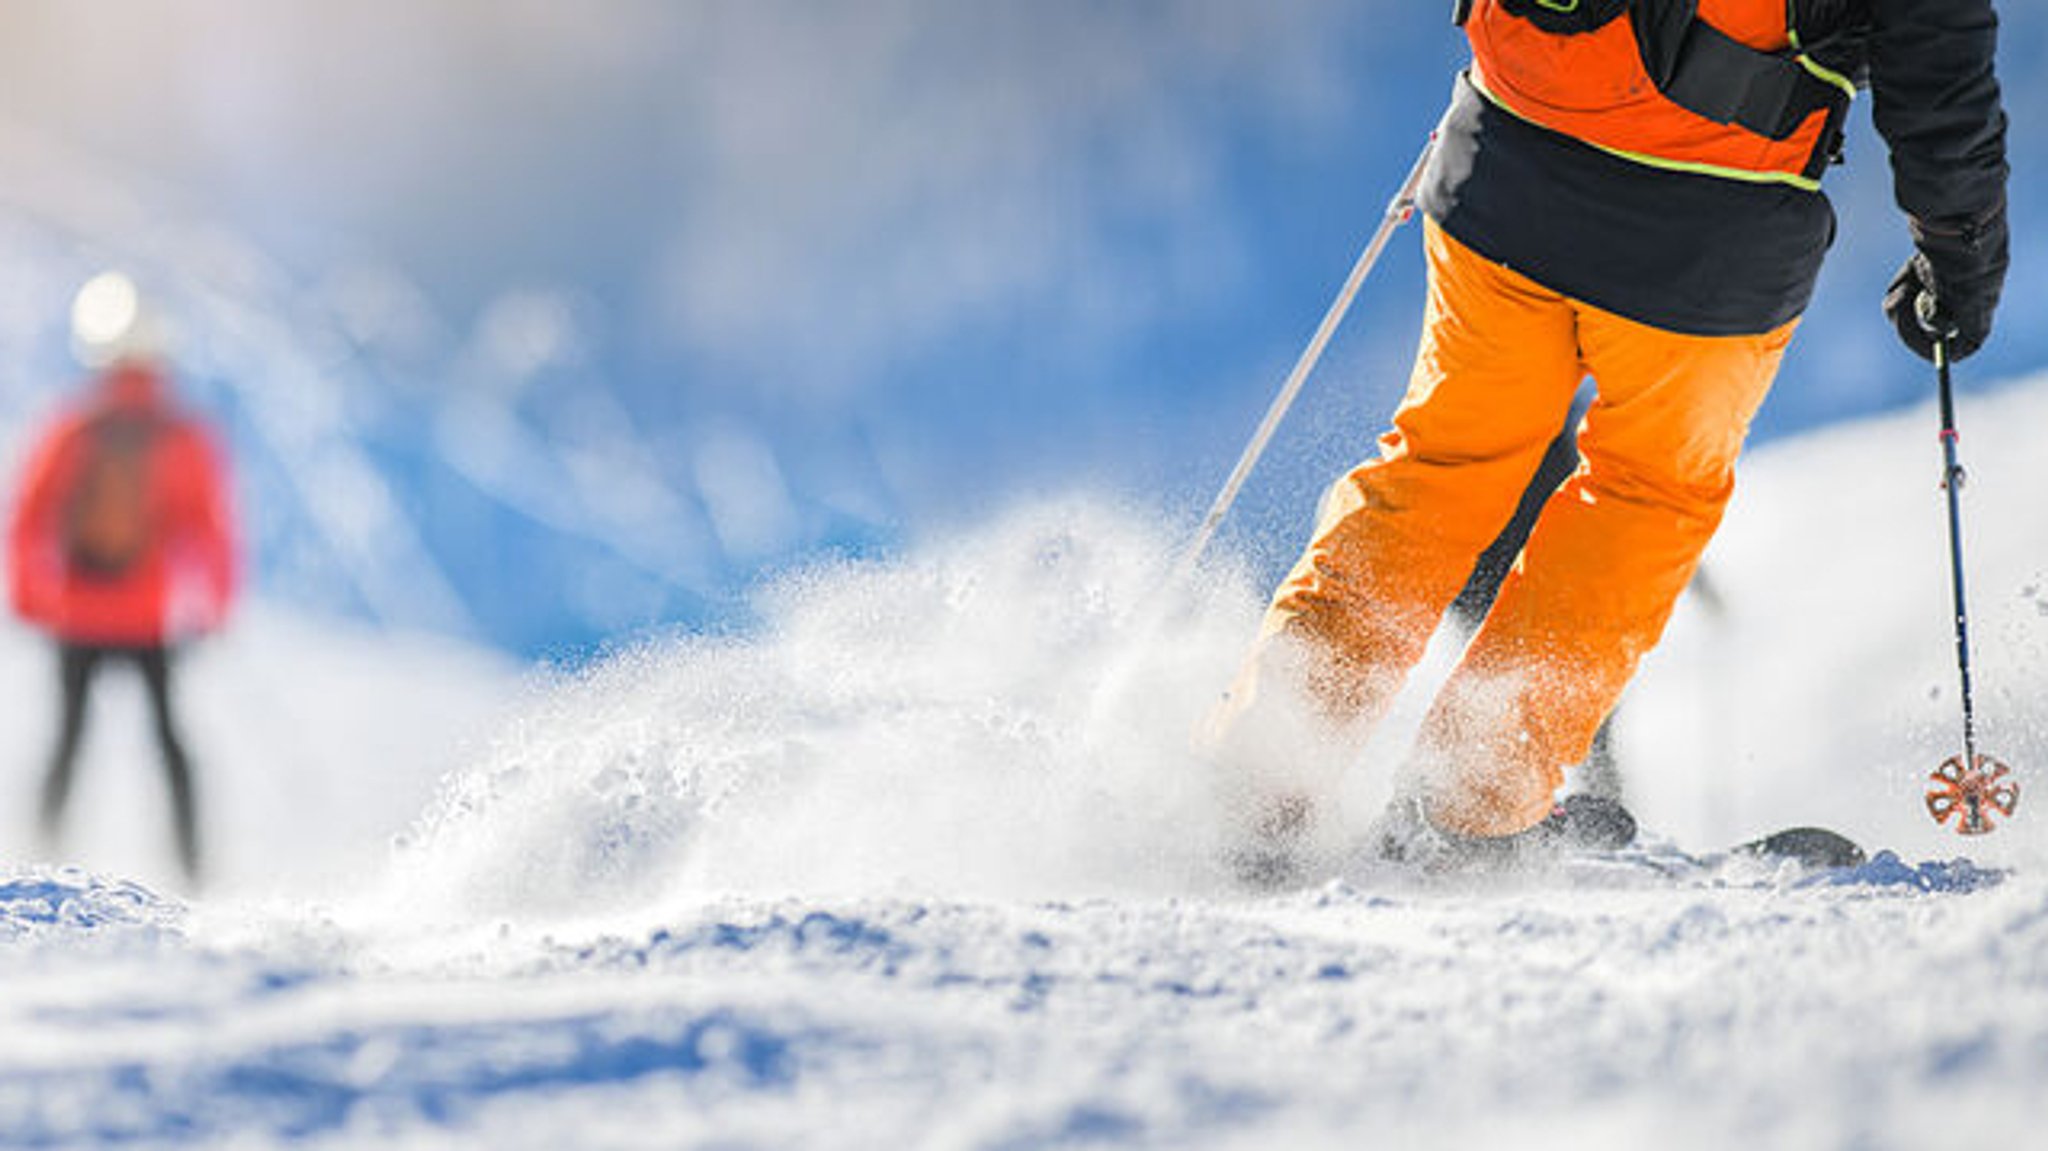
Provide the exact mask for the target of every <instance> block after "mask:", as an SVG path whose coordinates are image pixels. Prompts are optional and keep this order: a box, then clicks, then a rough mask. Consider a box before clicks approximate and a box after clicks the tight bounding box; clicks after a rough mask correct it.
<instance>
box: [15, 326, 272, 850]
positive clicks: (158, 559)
mask: <svg viewBox="0 0 2048 1151" xmlns="http://www.w3.org/2000/svg"><path fill="white" fill-rule="evenodd" d="M168 391H169V387H168V383H167V381H166V379H165V377H164V373H163V371H162V369H161V368H160V367H159V366H158V365H157V364H156V363H154V362H153V361H151V360H148V359H142V358H127V359H122V360H119V361H117V362H115V363H114V364H112V365H111V366H109V367H107V368H106V369H104V370H103V371H101V372H100V374H99V375H98V377H97V378H96V379H95V380H94V382H93V384H92V387H91V390H90V392H89V394H88V395H87V397H86V398H85V400H84V402H82V403H80V404H78V405H76V406H75V407H73V408H72V409H71V410H68V411H66V412H64V413H63V414H62V415H60V416H59V417H58V418H57V419H56V420H55V421H54V423H53V424H52V425H51V427H50V428H48V429H47V430H46V431H45V432H44V433H43V435H42V437H41V438H40V440H39V441H38V443H37V444H36V446H35V448H34V449H33V450H32V451H31V452H30V454H29V458H28V463H27V466H26V468H25V469H24V471H23V474H22V476H21V478H20V482H19V484H18V486H17V488H16V502H15V506H14V511H13V517H12V519H11V521H10V522H9V524H8V532H7V558H8V593H9V597H10V599H11V600H12V602H13V605H14V610H15V611H16V612H17V613H18V614H19V615H20V616H21V617H22V618H23V619H25V620H27V621H28V622H30V623H32V624H34V625H36V626H37V627H39V628H41V629H43V630H45V631H47V632H49V633H50V634H51V635H52V636H53V637H54V638H55V639H56V641H57V652H58V674H59V681H60V686H61V689H62V697H61V698H62V711H61V715H60V725H59V729H58V735H57V744H56V748H55V750H54V751H53V753H52V755H51V758H50V764H49V774H48V775H47V776H46V778H45V780H44V783H43V793H42V806H41V818H42V832H43V835H44V838H45V840H46V841H48V842H54V840H55V837H56V834H57V830H58V827H59V825H60V823H61V820H62V817H63V812H64V804H65V800H66V798H67V797H68V796H69V794H70V791H71V781H72V775H73V767H74V765H75V762H76V760H77V756H78V748H79V740H80V737H81V735H82V734H83V730H84V725H85V712H86V701H87V695H88V692H89V689H90V688H91V685H92V680H93V675H94V673H95V672H96V671H98V669H99V668H100V666H101V665H102V664H105V663H108V662H126V663H132V664H134V665H135V666H136V668H137V669H139V670H140V671H141V673H142V677H143V682H144V684H145V685H146V687H147V689H148V694H149V702H150V706H151V708H152V710H153V713H154V716H155V720H156V737H157V742H158V744H159V746H160V747H161V748H162V752H163V761H164V770H165V772H166V773H167V774H168V776H169V780H170V793H171V805H172V814H173V818H174V820H175V826H176V830H177V842H178V856H179V862H180V863H181V864H182V865H183V867H184V870H185V874H186V877H187V879H188V880H190V881H191V882H193V883H195V884H196V883H197V881H198V878H199V872H200V851H199V835H198V821H197V815H196V810H195V808H196V805H195V801H194V797H193V785H192V767H191V760H190V758H189V757H188V756H187V754H186V752H185V748H184V745H183V743H182V742H181V741H180V740H179V738H178V731H177V725H176V723H175V722H174V719H173V716H172V712H171V664H172V658H171V657H172V654H173V652H174V651H175V650H176V649H177V647H178V645H179V644H181V643H183V642H185V641H188V640H191V639H194V638H196V637H198V636H201V635H204V634H206V633H208V632H211V631H214V630H216V629H217V628H219V627H220V625H221V623H222V622H223V620H224V619H225V618H226V615H227V611H228V607H229V604H230V602H231V601H232V600H233V598H234V594H235V588H236V578H237V572H236V559H235V537H234V529H233V523H232V520H231V517H230V511H229V501H228V493H227V485H226V483H225V481H224V472H223V468H222V463H221V457H220V454H219V452H218V451H217V449H216V448H215V446H214V443H213V440H212V437H211V436H210V435H209V434H208V433H207V431H206V429H205V428H203V427H202V426H201V425H200V424H199V423H198V422H197V421H196V420H195V419H194V418H193V417H192V416H190V415H188V414H186V413H184V412H181V411H179V410H178V409H177V408H176V407H175V406H174V405H173V404H172V402H171V399H170V397H169V395H168Z"/></svg>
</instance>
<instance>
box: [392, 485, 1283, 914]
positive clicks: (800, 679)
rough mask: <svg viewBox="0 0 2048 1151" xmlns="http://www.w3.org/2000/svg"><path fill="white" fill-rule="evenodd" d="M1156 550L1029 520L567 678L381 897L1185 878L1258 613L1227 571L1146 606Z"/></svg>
mask: <svg viewBox="0 0 2048 1151" xmlns="http://www.w3.org/2000/svg"><path fill="white" fill-rule="evenodd" d="M1160 537H1161V533H1160V532H1159V531H1158V530H1157V529H1155V528H1153V527H1151V526H1149V525H1141V524H1140V523H1139V522H1138V521H1137V520H1135V519H1133V518H1129V517H1126V516H1125V515H1124V514H1122V513H1118V512H1113V511H1109V510H1106V509H1104V508H1102V507H1100V506H1092V505H1084V504H1079V503H1062V504H1055V505H1051V506H1046V507H1040V508H1037V509H1033V510H1030V511H1027V512H1023V513H1020V514H1018V515H1016V516H1014V517H1012V518H1010V519H1009V520H1007V521H1005V522H1001V523H998V524H995V525H994V526H991V527H988V528H986V529H984V530H982V531H979V532H977V533H973V534H969V535H967V536H964V537H962V538H956V539H951V540H947V541H944V542H943V543H942V544H938V545H934V546H932V547H930V548H928V549H926V550H925V551H923V552H920V553H918V554H915V555H912V556H910V557H907V558H904V559H902V560H898V561H893V562H886V563H874V564H862V565H851V566H845V567H839V568H832V569H825V570H818V571H813V572H810V573H808V574H805V575H801V576H798V577H794V578H791V579H789V580H787V581H786V582H784V583H783V584H782V585H780V586H779V587H777V588H775V589H774V590H773V591H772V592H771V593H770V594H769V596H768V597H767V599H768V602H767V604H766V614H767V615H768V617H769V622H768V623H767V625H766V626H765V627H764V628H763V630H762V631H761V633H760V634H759V635H757V636H754V637H749V638H731V639H704V638H689V639H679V640H676V641H673V642H669V643H658V644H651V645H647V646H644V647H641V648H638V649H635V650H632V651H629V652H625V653H622V654H620V655H619V656H617V657H616V658H614V659H612V660H610V661H608V662H606V663H604V664H602V665H601V666H598V667H596V668H594V669H591V670H589V671H586V672H583V673H580V674H577V675H574V676H570V677H567V678H566V679H564V680H563V681H562V682H560V683H559V684H558V685H556V686H554V687H553V688H552V689H549V690H545V691H543V692H542V693H541V696H540V698H539V699H538V701H537V703H536V706H534V707H533V708H532V709H531V710H530V711H529V713H528V714H526V715H525V717H524V718H523V719H521V720H520V721H519V722H517V723H516V724H515V725H514V726H513V727H512V728H511V729H510V730H509V731H508V732H506V733H505V735H504V736H503V738H502V739H501V740H500V741H499V742H498V744H497V746H496V748H495V749H494V750H493V751H492V752H491V753H490V754H488V755H486V756H485V757H483V759H482V760H481V761H480V762H478V763H476V764H475V765H474V766H473V767H471V768H470V769H469V770H468V771H466V772H464V773H461V774H460V775H459V776H458V777H456V778H455V780H454V781H453V782H452V785H451V786H450V787H449V788H448V790H447V791H446V792H445V794H444V795H443V796H442V798H441V800H440V801H439V802H438V803H437V804H436V806H435V808H434V809H433V810H432V811H431V812H430V813H428V815H427V816H426V817H425V818H424V819H423V820H422V821H421V823H420V825H419V827H418V828H417V829H416V831H415V833H414V834H413V835H412V836H411V837H410V839H409V841H408V843H407V844H406V845H405V846H404V847H403V848H402V849H401V851H400V852H399V854H398V857H397V859H396V861H395V867H394V873H393V882H394V884H395V887H394V889H393V894H394V895H396V896H397V897H398V899H399V902H400V903H402V904H403V905H404V906H405V907H406V908H407V909H408V912H407V913H408V914H409V915H410V914H426V915H430V916H431V915H435V914H446V915H450V916H454V917H458V918H459V917H463V916H467V915H483V916H492V915H502V916H538V917H542V918H547V917H557V916H573V915H577V914H581V913H602V912H607V911H617V910H622V909H625V908H630V907H641V906H649V905H658V904H659V903H660V902H661V901H662V900H663V899H664V898H665V897H682V896H688V895H704V894H717V893H721V892H739V891H744V892H756V893H787V892H803V893H807V894H817V893H840V894H856V893H866V894H872V893H882V892H946V893H953V894H969V893H972V894H991V895H996V894H1003V895H1015V894H1040V895H1046V894H1071V893H1076V892H1089V891H1101V890H1110V889H1114V890H1124V891H1134V890H1135V891H1143V890H1154V891H1158V890H1187V889H1188V887H1189V885H1190V884H1191V883H1200V882H1201V879H1200V876H1201V875H1202V874H1203V872H1204V869H1205V868H1206V867H1208V861H1209V859H1210V857H1211V854H1212V848H1213V846H1214V837H1215V828H1214V826H1213V818H1212V817H1211V816H1209V815H1208V814H1207V813H1208V812H1209V810H1210V808H1209V806H1208V804H1207V799H1208V791H1207V781H1206V777H1205V776H1204V775H1203V773H1202V772H1201V770H1200V766H1199V763H1198V761H1197V760H1196V758H1195V757H1194V755H1193V754H1192V752H1191V751H1190V735H1191V733H1192V732H1193V730H1194V729H1195V726H1196V724H1197V723H1198V721H1199V720H1200V719H1201V718H1202V716H1203V715H1204V713H1205V712H1206V710H1207V709H1208V708H1209V707H1210V706H1211V705H1212V704H1213V703H1214V702H1215V700H1216V698H1217V693H1218V692H1219V691H1220V690H1221V688H1222V687H1223V685H1224V684H1226V683H1227V682H1228V679H1229V673H1230V671H1231V670H1232V668H1233V665H1234V663H1235V661H1236V660H1237V658H1238V656H1239V654H1240V653H1241V650H1242V645H1243V643H1244V641H1245V640H1246V638H1247V637H1248V636H1249V635H1250V634H1251V630H1252V627H1253V625H1254V623H1255V621H1256V615H1257V609H1258V600H1257V597H1256V596H1255V595H1254V594H1253V591H1252V589H1251V586H1250V584H1249V583H1248V582H1246V581H1244V580H1240V579H1233V578H1230V577H1228V576H1217V577H1215V578H1213V579H1212V580H1211V581H1210V582H1209V583H1207V584H1205V586H1203V587H1202V588H1200V589H1198V590H1193V591H1189V592H1187V593H1185V595H1184V598H1185V600H1186V601H1187V602H1181V603H1175V604H1163V603H1161V598H1162V596H1163V595H1164V594H1165V589H1163V588H1162V586H1161V584H1162V582H1163V581H1164V578H1165V572H1166V569H1167V566H1168V565H1167V562H1166V561H1167V559H1168V558H1170V557H1171V556H1172V555H1173V542H1172V541H1169V540H1164V539H1162V538H1160ZM1212 574H1213V573H1212ZM1161 607H1164V608H1168V609H1171V610H1172V611H1173V612H1174V613H1175V614H1174V615H1173V618H1172V622H1170V623H1168V624H1166V625H1165V626H1163V627H1160V628H1158V629H1156V630H1155V629H1152V628H1150V627H1149V626H1148V622H1147V621H1148V613H1150V612H1152V611H1153V610H1154V609H1155V608H1161ZM1143 637H1149V642H1145V640H1144V638H1143Z"/></svg>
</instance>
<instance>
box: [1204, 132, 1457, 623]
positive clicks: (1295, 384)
mask: <svg viewBox="0 0 2048 1151" xmlns="http://www.w3.org/2000/svg"><path fill="white" fill-rule="evenodd" d="M1435 150H1436V133H1434V132H1432V133H1430V136H1429V139H1428V140H1427V141H1425V142H1424V143H1423V145H1422V151H1421V153H1420V154H1418V155H1417V156H1416V157H1415V164H1414V165H1413V167H1411V168H1410V169H1409V171H1408V178H1407V179H1405V180H1403V181H1402V182H1401V188H1400V190H1399V191H1398V192H1396V193H1394V198H1393V199H1392V200H1389V201H1388V202H1387V210H1386V214H1385V215H1384V216H1382V217H1381V218H1380V225H1379V228H1378V229H1377V230H1376V231H1374V232H1373V234H1372V239H1371V240H1370V241H1368V242H1367V243H1366V245H1365V250H1364V251H1362V252H1360V253H1359V255H1358V260H1357V262H1356V263H1354V264H1352V266H1351V274H1350V276H1348V277H1347V278H1346V279H1345V281H1344V287H1343V289H1342V290H1341V291H1339V292H1338V293H1337V298H1336V299H1335V300H1332V301H1331V302H1330V307H1329V310H1328V311H1326V312H1325V313H1323V322H1322V323H1321V324H1319V325H1318V326H1317V327H1316V333H1315V336H1314V337H1313V338H1311V339H1310V340H1309V342H1308V347H1306V348H1304V349H1302V352H1301V356H1300V358H1298V359H1296V360H1295V362H1294V369H1293V370H1292V371H1290V372H1288V373H1287V380H1286V382H1285V383H1283V384H1282V385H1281V386H1280V392H1279V394H1278V395H1276V396H1274V397H1273V402H1272V404H1271V405H1270V406H1269V407H1268V408H1267V409H1266V416H1265V418H1264V419H1262V420H1260V421H1259V426H1258V430H1256V431H1254V432H1253V433H1252V438H1251V441H1250V442H1249V443H1247V444H1245V446H1244V451H1243V452H1242V453H1241V454H1240V455H1239V456H1238V458H1237V466H1236V467H1235V468H1232V469H1231V472H1230V478H1229V479H1228V480H1226V481H1224V484H1223V490H1222V491H1220V492H1218V493H1216V500H1215V502H1214V503H1212V504H1210V505H1209V514H1208V515H1207V516H1205V517H1203V519H1202V526H1201V528H1200V529H1199V530H1197V531H1196V533H1195V538H1194V540H1193V542H1192V543H1190V544H1189V545H1188V549H1187V551H1186V552H1185V553H1183V554H1182V556H1181V560H1180V564H1179V565H1178V566H1177V567H1176V568H1175V570H1174V581H1173V584H1172V586H1175V587H1179V586H1183V585H1184V584H1185V582H1186V581H1187V579H1188V578H1189V577H1190V576H1192V575H1193V574H1194V569H1195V565H1196V564H1197V563H1199V562H1200V561H1201V558H1202V553H1203V552H1205V551H1207V550H1208V548H1209V543H1210V541H1211V540H1213V539H1214V538H1215V536H1216V529H1217V528H1218V527H1219V526H1221V525H1222V523H1223V517H1224V516H1226V515H1228V514H1229V512H1230V507H1231V505H1232V504H1234V503H1236V502H1237V495H1238V492H1239V491H1241V490H1242V489H1243V488H1244V482H1245V480H1246V479H1247V478H1248V477H1250V475H1251V473H1252V468H1254V467H1255V466H1257V465H1258V462H1259V457H1260V456H1262V455H1264V454H1265V451H1266V445H1267V444H1268V443H1270V442H1271V441H1272V439H1273V433H1274V432H1275V431H1277V430H1278V429H1279V427H1280V421H1281V420H1282V419H1283V418H1285V417H1286V415H1287V410H1288V409H1289V408H1291V407H1293V406H1294V401H1295V398H1296V397H1297V396H1299V395H1300V394H1301V388H1302V385H1303V384H1305V383H1307V382H1308V377H1309V373H1310V372H1312V371H1314V370H1315V366H1316V362H1317V361H1318V360H1320V359H1322V356H1323V349H1324V348H1325V347H1327V346H1328V345H1329V342H1330V337H1331V336H1332V335H1333V334H1335V333H1336V331H1337V327H1338V325H1340V324H1342V323H1343V322H1344V316H1345V313H1347V312H1349V311H1350V310H1351V302H1352V300H1353V299H1355V298H1356V297H1357V295H1358V289H1359V288H1360V287H1361V286H1363V285H1364V283H1365V279H1366V277H1367V276H1368V275H1370V274H1371V273H1372V269H1373V265H1374V264H1377V263H1379V259H1380V253H1381V252H1383V251H1385V250H1386V247H1387V241H1389V240H1391V239H1392V238H1393V235H1394V230H1395V229H1397V228H1399V227H1400V226H1401V225H1402V224H1405V223H1407V222H1408V220H1409V219H1410V218H1412V217H1413V216H1414V215H1415V195H1416V192H1417V190H1418V189H1419V188H1420V187H1421V186H1422V173H1423V169H1424V168H1426V167H1428V165H1429V157H1430V153H1432V152H1434V151H1435Z"/></svg>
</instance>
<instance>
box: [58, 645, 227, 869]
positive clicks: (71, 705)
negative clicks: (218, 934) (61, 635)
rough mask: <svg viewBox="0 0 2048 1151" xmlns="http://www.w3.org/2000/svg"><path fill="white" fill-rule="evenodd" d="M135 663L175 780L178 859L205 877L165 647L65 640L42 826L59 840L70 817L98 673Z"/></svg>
mask: <svg viewBox="0 0 2048 1151" xmlns="http://www.w3.org/2000/svg"><path fill="white" fill-rule="evenodd" d="M108 662H117V663H132V664H134V665H135V668H136V670H138V671H140V672H141V673H142V683H143V686H144V687H145V688H146V689H147V691H148V694H149V706H150V711H151V713H152V714H153V715H154V717H155V721H156V741H157V746H158V747H159V748H160V749H161V750H162V752H163V761H164V774H165V776H166V777H167V778H168V780H169V782H170V789H171V817H172V819H173V821H174V824H175V827H176V830H177V834H178V862H179V863H180V864H182V865H183V866H184V869H185V878H186V880H187V881H188V882H190V883H192V884H193V885H194V886H197V885H198V882H199V828H198V817H197V814H196V811H195V804H194V801H193V797H192V762H191V760H190V758H189V757H187V756H186V754H185V745H184V744H183V743H182V742H180V741H179V739H178V729H177V725H176V723H175V722H174V721H173V719H172V717H171V654H170V652H169V651H168V650H167V649H165V648H163V647H160V646H143V647H103V646H97V645H89V644H76V643H59V644H58V647H57V675H58V680H59V686H60V688H61V689H62V692H63V704H62V720H61V724H60V726H59V728H58V731H57V748H56V751H55V752H54V753H53V754H52V755H51V757H50V771H49V775H47V776H46V777H45V778H44V780H43V803H42V831H43V837H44V839H45V841H46V842H51V843H54V842H55V841H56V836H57V828H58V825H59V823H60V822H61V821H62V820H63V817H64V804H65V801H66V800H68V799H69V798H70V795H71V780H72V775H73V772H74V769H75V768H76V766H77V763H78V748H79V743H80V742H81V740H82V739H83V737H84V735H85V714H86V702H87V699H88V697H89V695H90V693H91V691H92V681H93V676H94V674H95V673H97V672H98V671H99V669H100V666H101V665H102V664H105V663H108Z"/></svg>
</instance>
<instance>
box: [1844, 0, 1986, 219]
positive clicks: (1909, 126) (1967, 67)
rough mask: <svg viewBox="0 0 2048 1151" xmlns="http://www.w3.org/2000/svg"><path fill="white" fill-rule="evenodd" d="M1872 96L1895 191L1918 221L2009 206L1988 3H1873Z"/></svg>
mask: <svg viewBox="0 0 2048 1151" xmlns="http://www.w3.org/2000/svg"><path fill="white" fill-rule="evenodd" d="M1870 14H1871V35H1870V89H1871V102H1872V115H1873V117H1874V118H1875V120H1876V123H1877V130H1878V132H1879V133H1881V134H1882V135H1883V136H1884V138H1885V142H1886V143H1887V144H1888V145H1890V147H1891V154H1892V182H1893V190H1894V193H1895V194H1896V196H1897V197H1898V202H1899V207H1901V208H1903V209H1905V211H1906V213H1907V214H1908V215H1910V216H1912V217H1913V218H1914V219H1916V220H1921V221H1935V220H1952V219H1982V218H1984V217H1986V216H1988V215H1989V214H1991V213H1992V212H1995V211H1997V210H1998V209H1999V208H2000V207H2002V206H2003V204H2004V203H2005V179H2006V162H2005V112H2004V110H2003V109H2002V108H2001V106H2000V102H1999V95H1998V78H1997V75H1996V73H1995V72H1994V71H1993V57H1994V55H1995V54H1996V52H1997V48H1998V14H1997V13H1996V12H1995V11H1993V10H1992V6H1991V0H1870Z"/></svg>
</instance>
